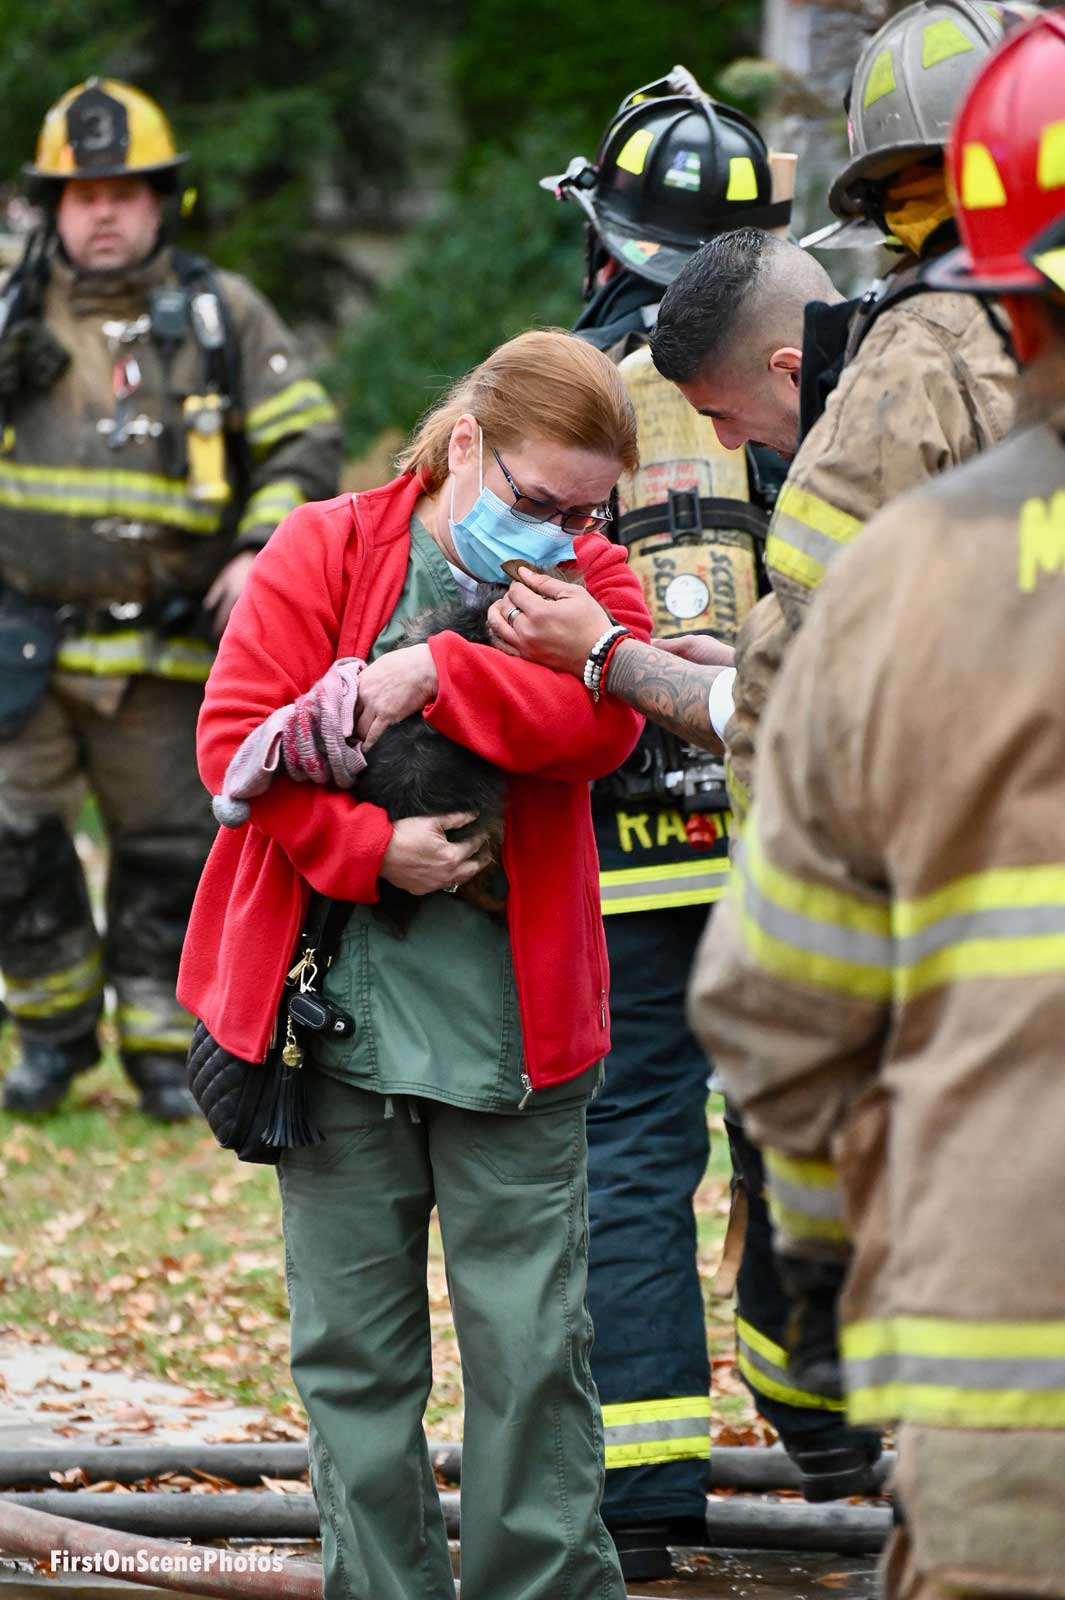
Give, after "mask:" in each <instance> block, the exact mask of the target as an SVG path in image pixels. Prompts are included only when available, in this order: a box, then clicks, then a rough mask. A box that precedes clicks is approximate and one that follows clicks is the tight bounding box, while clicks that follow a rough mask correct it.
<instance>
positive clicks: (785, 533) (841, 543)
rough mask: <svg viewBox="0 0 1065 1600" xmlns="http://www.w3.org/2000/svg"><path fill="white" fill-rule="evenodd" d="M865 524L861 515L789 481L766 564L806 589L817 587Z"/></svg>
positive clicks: (775, 516) (778, 507)
mask: <svg viewBox="0 0 1065 1600" xmlns="http://www.w3.org/2000/svg"><path fill="white" fill-rule="evenodd" d="M863 526H864V524H863V523H862V522H861V521H860V519H859V518H858V517H852V516H850V515H849V514H848V513H847V512H846V511H840V510H839V508H838V507H837V506H834V505H830V504H829V502H828V501H827V500H822V499H821V497H820V496H819V495H816V494H811V493H810V491H809V490H808V489H800V488H799V487H798V485H796V484H789V483H786V484H785V485H784V487H783V489H781V491H780V495H779V498H778V499H777V503H776V509H775V510H774V512H773V520H772V522H771V523H770V527H769V537H768V539H767V540H766V547H765V559H766V566H767V567H769V569H770V571H773V572H779V573H781V575H782V576H784V577H786V578H790V579H791V580H792V582H793V583H797V584H800V585H801V586H802V587H803V588H804V589H816V588H817V587H818V586H819V584H820V583H821V581H822V579H823V578H824V576H825V570H826V568H827V567H828V565H829V563H830V562H831V561H834V560H835V558H836V556H838V555H839V553H840V551H841V550H842V549H844V548H845V547H846V546H847V545H848V544H850V542H851V540H852V539H855V538H856V537H857V535H858V534H859V533H860V532H861V530H862V527H863Z"/></svg>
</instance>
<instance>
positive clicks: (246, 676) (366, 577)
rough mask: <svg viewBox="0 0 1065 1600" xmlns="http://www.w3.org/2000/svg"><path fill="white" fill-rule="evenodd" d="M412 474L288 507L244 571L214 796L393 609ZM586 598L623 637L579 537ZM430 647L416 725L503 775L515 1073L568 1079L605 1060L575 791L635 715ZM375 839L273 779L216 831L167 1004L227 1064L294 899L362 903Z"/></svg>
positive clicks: (330, 794)
mask: <svg viewBox="0 0 1065 1600" xmlns="http://www.w3.org/2000/svg"><path fill="white" fill-rule="evenodd" d="M420 493H421V489H420V486H419V484H418V482H417V480H416V479H414V478H413V477H411V476H410V475H409V474H407V475H405V476H403V477H400V478H397V479H396V480H395V481H394V482H393V483H390V484H386V485H385V486H384V487H383V488H381V489H374V490H372V491H371V492H369V493H367V494H360V495H358V496H352V495H342V496H340V497H339V498H338V499H336V500H327V501H323V502H321V503H319V504H311V505H304V506H300V508H299V509H298V510H297V511H294V512H293V513H292V514H291V515H290V516H289V517H287V518H286V519H285V521H284V523H283V524H282V526H281V527H280V528H279V529H278V530H277V532H276V533H275V534H274V536H273V538H272V539H271V540H270V543H269V544H268V545H267V546H266V548H265V550H264V551H263V552H262V554H261V555H259V556H258V557H257V558H256V561H255V566H254V567H253V569H252V573H251V577H250V579H249V581H248V585H247V588H246V589H245V591H244V594H243V595H242V596H241V599H240V601H239V602H238V604H237V606H236V608H235V609H234V612H233V615H232V618H231V619H230V622H229V626H228V627H227V628H226V631H225V634H224V636H223V639H222V644H221V648H220V650H219V652H218V659H217V661H216V662H215V665H214V668H213V670H212V672H211V676H210V679H209V680H208V683H207V690H206V694H205V697H204V703H203V708H202V710H201V712H200V721H199V728H198V734H197V749H198V756H199V767H200V774H201V776H202V778H203V781H204V783H205V784H206V785H207V787H208V789H209V790H210V791H211V793H212V794H217V793H218V792H219V791H220V790H221V787H222V777H223V774H224V773H225V770H226V767H227V766H228V764H229V761H230V758H231V757H232V756H233V754H234V753H235V751H236V750H237V749H238V747H239V746H240V744H241V743H242V741H243V740H244V738H245V737H246V735H247V734H248V733H250V732H251V730H252V729H253V728H255V727H257V726H258V725H259V724H260V723H261V722H262V721H264V719H265V718H266V717H268V716H269V714H270V712H271V711H274V710H275V709H276V708H277V707H278V706H281V705H285V704H286V703H287V702H288V701H290V700H294V699H295V698H296V696H297V695H299V694H303V693H304V692H305V690H307V689H309V688H310V687H311V685H312V684H313V683H315V682H316V681H317V680H318V678H320V677H321V676H322V674H323V672H325V671H326V669H327V668H328V667H329V666H330V665H331V664H332V662H333V661H335V660H336V659H337V657H338V656H363V657H365V656H366V655H367V654H368V653H369V650H370V648H371V646H372V645H373V642H374V640H375V639H376V638H377V636H378V634H379V633H380V632H381V630H382V628H383V627H384V626H385V624H386V623H387V621H388V619H389V617H390V616H391V615H392V612H393V611H394V610H395V607H396V605H397V603H398V600H399V595H400V591H401V589H402V587H403V580H404V577H405V575H406V571H407V561H408V556H409V550H410V516H411V512H412V510H413V508H414V505H415V502H416V501H417V499H418V497H419V494H420ZM575 548H576V559H577V563H578V565H579V567H580V569H581V571H582V573H583V575H584V579H585V583H586V585H587V587H588V589H589V591H590V593H592V594H594V595H595V596H596V598H597V599H598V600H600V601H601V602H602V603H603V605H604V606H606V607H607V609H608V610H609V611H610V612H612V614H613V615H614V616H615V617H616V618H617V619H618V621H619V622H624V623H626V624H627V625H628V627H629V628H631V629H632V631H633V633H634V634H635V635H636V637H637V638H640V639H646V638H647V637H648V633H649V626H650V618H649V617H648V614H647V610H646V608H645V606H644V603H643V597H642V593H641V590H640V585H639V582H638V580H637V579H636V577H635V576H634V575H633V573H632V572H631V571H630V570H629V568H628V566H627V564H626V561H625V554H624V552H623V551H622V550H621V549H620V548H618V547H617V546H616V545H612V544H610V543H609V541H608V540H606V539H604V538H603V537H602V536H601V535H599V534H593V535H588V536H586V537H583V538H579V539H577V540H576V545H575ZM429 648H430V649H431V651H432V654H433V660H434V662H435V663H436V669H437V674H438V677H439V691H438V693H437V696H436V699H435V700H434V701H433V702H432V704H431V705H428V706H426V708H425V715H426V717H427V718H428V719H429V721H430V722H431V723H432V724H433V726H434V727H436V728H439V729H440V731H441V732H442V733H445V734H447V735H448V736H449V737H450V738H452V739H455V740H457V741H458V742H459V743H460V744H463V745H466V746H467V747H468V748H469V749H471V750H476V751H477V752H478V753H479V754H480V755H482V756H485V757H486V758H487V759H488V760H489V761H492V762H494V763H495V764H496V765H497V766H500V767H502V768H504V769H505V770H506V771H507V772H509V773H512V774H514V776H513V778H512V781H511V783H510V786H509V802H508V810H507V820H506V831H505V835H504V840H503V866H504V868H505V870H506V874H507V879H508V882H509V885H510V893H509V897H508V901H507V918H508V923H509V929H510V943H511V950H512V953H513V959H514V973H515V978H516V982H517V989H518V1001H519V1005H520V1009H521V1022H522V1031H523V1036H524V1044H525V1060H526V1070H527V1071H528V1073H529V1076H530V1078H531V1079H532V1082H533V1085H534V1086H535V1087H537V1088H540V1087H543V1086H545V1085H547V1084H550V1083H559V1082H562V1081H563V1080H564V1079H566V1078H571V1077H575V1076H576V1075H577V1074H578V1073H580V1072H583V1071H584V1070H585V1068H587V1067H588V1066H590V1065H591V1064H592V1062H594V1061H597V1060H598V1059H599V1057H600V1056H602V1055H604V1054H605V1053H606V1052H607V1050H608V1049H609V1048H610V1036H609V1028H608V1023H607V1011H606V997H607V987H608V975H607V959H606V944H605V940H604V937H603V924H602V920H601V917H600V914H599V891H598V861H597V857H596V850H595V842H594V838H593V834H592V825H591V815H590V809H589V802H588V783H589V780H590V779H592V778H596V777H600V776H601V775H603V774H604V773H607V772H612V771H613V770H614V768H615V767H617V766H618V765H619V764H620V763H621V762H622V761H623V760H624V759H625V757H626V756H627V755H628V754H629V752H630V750H631V749H632V747H633V745H634V744H635V743H636V740H637V738H638V737H639V733H640V730H641V728H642V726H643V719H642V718H641V717H640V716H639V715H638V714H637V713H636V712H634V711H630V710H629V709H628V708H627V707H626V706H624V705H622V704H620V703H619V702H618V701H613V700H611V699H610V698H609V697H608V696H604V697H603V698H602V699H601V700H600V701H599V702H598V703H596V702H594V701H593V700H592V698H591V696H590V695H589V694H588V692H587V690H586V689H585V688H584V686H583V685H582V684H581V683H580V682H578V680H577V679H576V678H574V677H571V676H570V675H569V674H565V673H556V672H551V671H550V670H548V669H547V668H546V667H539V666H535V665H533V664H532V663H531V662H527V661H518V660H516V659H515V658H513V657H511V656H507V655H504V654H503V653H502V652H501V651H498V650H492V649H489V648H488V647H486V646H484V645H476V644H469V643H468V642H467V641H466V640H464V639H460V638H459V637H458V635H457V634H454V633H444V634H439V635H437V636H436V637H435V638H434V639H433V640H432V641H431V643H430V646H429ZM391 835H392V825H391V823H390V822H389V820H388V817H387V816H386V815H385V813H384V811H382V810H381V809H380V808H379V807H377V806H373V805H368V804H366V803H365V802H361V803H358V804H357V803H355V802H354V801H353V800H352V797H351V795H350V794H346V793H343V792H341V791H339V790H336V789H325V788H317V787H311V786H310V785H307V784H296V783H293V782H292V781H291V779H289V778H287V777H279V778H278V779H277V780H276V781H275V782H274V784H273V786H272V787H271V788H270V789H269V790H268V791H267V792H266V794H264V795H262V796H260V797H259V798H258V799H256V800H253V801H252V802H251V820H250V821H249V822H248V823H246V824H245V825H244V827H243V828H240V829H237V830H229V829H225V828H223V829H221V830H220V831H219V834H218V837H217V839H216V840H215V843H214V847H213V848H212V850H211V854H210V857H209V859H208V862H207V865H206V867H205V868H204V873H203V877H202V879H201V880H200V887H199V890H198V892H197V895H196V901H195V904H194V906H193V909H192V916H191V918H190V921H189V928H188V933H187V936H186V939H185V948H184V952H183V954H182V961H181V972H180V976H179V978H178V991H177V992H178V998H179V999H180V1001H181V1003H182V1004H183V1005H184V1006H186V1007H187V1008H188V1009H189V1010H190V1011H192V1012H193V1013H194V1014H195V1015H196V1016H198V1017H200V1018H202V1020H203V1021H204V1022H205V1023H206V1025H207V1027H208V1028H209V1029H210V1031H211V1033H212V1034H213V1035H214V1036H215V1038H216V1039H217V1040H218V1041H219V1043H220V1044H222V1045H223V1046H224V1047H225V1048H226V1049H228V1050H231V1051H233V1052H234V1054H236V1055H239V1056H242V1057H243V1058H244V1059H246V1060H249V1061H261V1060H262V1059H263V1057H264V1056H265V1054H266V1049H267V1045H268V1043H269V1035H270V1030H271V1026H272V1024H273V1020H274V1016H275V1013H276V1010H277V1004H278V1000H279V998H280V994H281V987H282V983H283V981H284V975H285V970H286V968H287V966H288V964H289V959H290V956H291V953H292V949H293V946H294V944H295V941H296V938H297V936H298V934H299V929H300V923H301V919H302V917H303V914H304V911H305V908H306V904H307V899H308V895H309V888H308V885H309V886H310V887H311V888H314V889H317V890H319V891H321V892H322V893H323V894H327V895H331V896H333V897H335V898H337V899H342V900H353V901H363V902H372V901H375V900H376V899H377V898H378V881H377V879H378V872H379V869H380V866H381V860H382V857H383V856H384V853H385V850H386V849H387V847H388V842H389V839H390V838H391Z"/></svg>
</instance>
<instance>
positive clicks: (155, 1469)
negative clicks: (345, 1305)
mask: <svg viewBox="0 0 1065 1600" xmlns="http://www.w3.org/2000/svg"><path fill="white" fill-rule="evenodd" d="M429 1456H430V1459H431V1461H432V1463H433V1470H434V1471H435V1472H436V1474H437V1477H438V1478H440V1479H441V1480H442V1481H443V1482H444V1483H447V1484H457V1483H459V1482H460V1481H461V1478H462V1445H461V1444H448V1443H443V1442H441V1443H431V1444H430V1446H429ZM894 1465H895V1455H894V1452H893V1451H890V1450H889V1451H885V1453H884V1456H883V1457H882V1459H881V1461H880V1463H879V1467H878V1480H879V1485H880V1486H881V1487H882V1486H883V1484H884V1483H886V1481H887V1479H888V1478H889V1477H890V1474H891V1472H892V1470H893V1468H894ZM72 1467H81V1469H82V1470H83V1471H84V1473H85V1475H86V1477H87V1478H88V1480H89V1482H90V1483H92V1482H97V1481H99V1480H100V1479H103V1478H107V1479H109V1480H110V1481H111V1482H113V1483H138V1482H140V1481H141V1480H142V1479H145V1478H159V1477H162V1476H163V1474H164V1473H168V1472H174V1473H184V1474H195V1473H197V1472H207V1473H210V1474H211V1475H212V1476H214V1477H216V1478H224V1479H226V1481H227V1482H229V1483H236V1484H243V1485H252V1484H258V1483H259V1482H260V1481H261V1479H262V1478H263V1477H264V1476H266V1477H270V1478H288V1479H291V1478H299V1477H302V1476H303V1474H304V1473H305V1472H306V1471H307V1446H306V1445H305V1444H282V1443H277V1444H230V1445H226V1444H203V1443H201V1442H199V1441H197V1440H193V1441H192V1442H191V1443H190V1444H187V1445H185V1444H132V1445H93V1444H89V1443H85V1444H82V1443H79V1444H78V1445H77V1446H75V1447H73V1448H72V1447H71V1446H70V1445H67V1444H64V1445H58V1446H57V1445H41V1446H24V1447H6V1448H0V1489H5V1488H16V1487H18V1488H33V1487H37V1486H40V1487H41V1488H51V1487H52V1484H53V1483H54V1481H55V1480H54V1479H53V1477H52V1473H53V1472H64V1471H68V1470H69V1469H70V1468H72ZM710 1486H711V1488H712V1489H745V1490H750V1491H756V1492H758V1491H760V1492H763V1493H765V1492H770V1493H771V1492H773V1491H775V1490H779V1489H797V1488H798V1487H799V1471H798V1468H797V1467H796V1466H795V1464H794V1462H793V1461H792V1460H791V1459H790V1457H789V1456H788V1455H786V1454H785V1452H784V1451H783V1450H782V1449H780V1447H779V1446H775V1447H773V1448H772V1449H764V1448H758V1447H755V1446H752V1445H743V1446H719V1447H718V1448H717V1449H715V1450H714V1452H713V1454H712V1455H711V1457H710Z"/></svg>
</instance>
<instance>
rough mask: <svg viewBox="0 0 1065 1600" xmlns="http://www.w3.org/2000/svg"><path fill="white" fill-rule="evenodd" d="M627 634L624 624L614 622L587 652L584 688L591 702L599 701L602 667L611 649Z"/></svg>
mask: <svg viewBox="0 0 1065 1600" xmlns="http://www.w3.org/2000/svg"><path fill="white" fill-rule="evenodd" d="M628 632H629V630H628V628H626V627H625V625H624V623H622V622H616V623H614V625H613V627H610V628H608V629H607V631H606V632H605V633H604V634H601V635H600V637H599V638H598V639H597V640H596V641H595V643H594V644H593V646H592V648H591V649H590V650H589V652H588V659H587V661H586V662H585V663H584V687H585V688H586V689H587V690H588V692H589V694H590V695H591V697H592V699H593V700H598V699H599V690H600V687H601V685H602V680H603V666H604V663H605V662H606V660H607V657H608V656H609V655H610V652H611V649H612V647H613V646H614V645H615V644H616V643H617V642H618V640H620V639H623V638H624V637H625V635H626V634H627V633H628Z"/></svg>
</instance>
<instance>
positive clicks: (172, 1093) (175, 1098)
mask: <svg viewBox="0 0 1065 1600" xmlns="http://www.w3.org/2000/svg"><path fill="white" fill-rule="evenodd" d="M122 1064H123V1066H124V1067H125V1069H126V1076H127V1077H128V1078H129V1080H130V1082H131V1083H132V1084H133V1085H134V1087H135V1088H137V1089H139V1090H140V1096H141V1103H140V1109H141V1110H142V1111H143V1113H144V1115H145V1116H146V1117H151V1118H152V1120H153V1121H154V1122H188V1121H189V1120H190V1119H192V1118H193V1117H199V1116H200V1115H201V1112H200V1108H199V1106H198V1105H197V1104H196V1102H195V1100H194V1099H193V1098H192V1095H191V1093H190V1092H189V1088H188V1084H187V1083H186V1081H185V1063H184V1061H183V1060H181V1059H180V1058H179V1057H177V1056H161V1055H152V1054H150V1053H149V1052H147V1051H145V1052H144V1053H143V1054H142V1053H141V1052H140V1051H139V1050H138V1051H131V1052H130V1053H129V1055H126V1056H123V1058H122Z"/></svg>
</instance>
